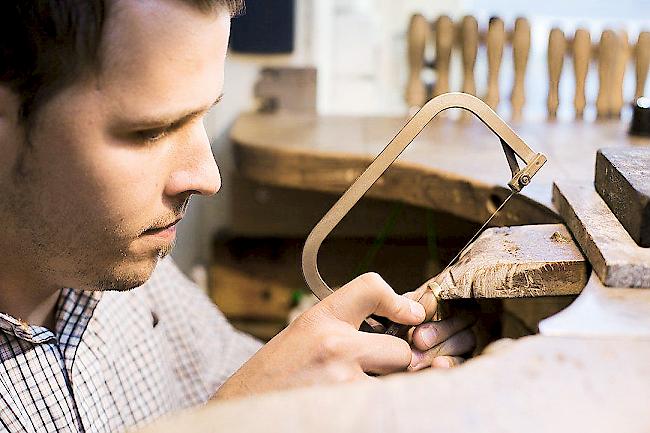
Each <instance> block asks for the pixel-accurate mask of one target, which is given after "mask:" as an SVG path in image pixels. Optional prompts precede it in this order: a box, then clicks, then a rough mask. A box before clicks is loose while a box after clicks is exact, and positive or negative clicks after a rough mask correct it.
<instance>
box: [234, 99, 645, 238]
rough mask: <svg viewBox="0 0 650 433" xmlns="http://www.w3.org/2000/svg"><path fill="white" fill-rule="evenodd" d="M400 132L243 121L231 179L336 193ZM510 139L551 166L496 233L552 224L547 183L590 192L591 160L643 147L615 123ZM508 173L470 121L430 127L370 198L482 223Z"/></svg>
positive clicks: (268, 119) (491, 142) (399, 121)
mask: <svg viewBox="0 0 650 433" xmlns="http://www.w3.org/2000/svg"><path fill="white" fill-rule="evenodd" d="M405 122H406V118H401V117H349V116H319V115H316V114H309V113H307V114H301V113H295V112H284V113H283V112H277V113H273V114H260V113H247V114H243V115H241V116H240V117H239V118H238V119H237V120H236V122H235V124H234V126H233V128H232V131H231V139H232V142H233V149H234V153H235V157H236V162H237V168H238V170H239V171H240V172H241V173H242V174H243V175H244V176H246V177H248V178H250V179H253V180H256V181H258V182H261V183H264V184H269V185H276V186H285V187H292V188H299V189H307V190H314V191H325V192H334V193H341V192H343V191H344V190H345V189H346V188H347V187H348V186H349V185H350V184H351V183H352V182H353V181H354V180H355V179H356V177H357V176H358V175H359V174H360V173H361V172H362V171H363V170H364V169H365V168H366V167H367V166H368V164H369V163H370V162H371V161H372V159H373V158H374V157H375V156H376V155H377V154H378V153H379V152H380V151H381V150H382V149H383V147H384V146H385V145H386V144H388V142H389V141H390V139H391V138H392V137H393V136H394V135H395V134H396V133H397V132H398V131H399V130H400V128H401V127H402V126H403V125H404V123H405ZM511 127H512V128H513V130H514V131H515V132H516V133H517V134H518V135H519V136H520V137H522V138H523V139H524V141H526V142H527V143H528V145H529V146H530V147H531V148H532V149H533V150H534V151H537V152H541V153H543V154H545V155H546V156H547V157H548V162H547V163H546V165H545V166H544V167H543V168H542V170H540V172H539V173H538V174H537V176H536V177H535V178H534V179H533V182H532V183H531V185H529V186H528V187H526V188H525V189H524V192H523V194H522V196H520V197H515V199H514V200H513V202H512V203H510V204H509V205H508V206H507V207H506V208H505V209H504V211H503V213H502V214H501V215H500V216H499V217H497V219H496V220H495V225H518V224H534V223H554V222H559V221H560V220H559V218H558V216H557V214H556V213H555V211H554V208H553V205H552V201H551V196H552V183H553V180H554V179H567V180H575V181H580V182H593V178H594V164H595V155H596V151H597V150H598V149H600V148H603V147H620V146H630V145H635V146H638V145H650V140H649V139H640V138H630V137H629V136H628V135H627V125H626V123H625V122H621V121H604V122H586V121H585V122H582V121H580V122H559V121H558V122H546V121H540V122H519V123H517V122H514V123H512V124H511ZM509 180H510V172H509V170H508V166H507V163H506V159H505V156H504V154H503V151H502V150H501V145H500V143H499V141H498V138H497V137H496V136H495V135H494V134H493V133H492V132H491V131H489V130H488V129H487V128H486V127H485V126H484V125H483V124H482V123H481V122H480V121H478V120H477V119H475V118H465V119H460V120H454V119H451V118H450V117H449V116H447V117H446V118H445V117H439V118H436V119H434V120H433V121H432V122H431V123H430V124H429V125H428V126H427V128H425V129H424V131H423V132H422V133H421V134H420V135H419V136H418V137H417V138H416V140H415V141H414V142H413V143H412V144H411V145H410V146H409V147H408V148H407V149H406V150H405V152H404V153H403V154H402V156H401V157H400V158H399V159H398V161H397V162H396V163H395V164H394V165H393V166H392V167H391V168H390V169H389V171H388V172H386V173H385V174H384V176H383V177H382V178H381V179H380V180H379V181H378V182H377V183H376V184H375V186H374V187H373V188H372V189H371V190H370V191H369V192H368V195H369V196H372V197H376V198H382V199H389V200H396V201H402V202H405V203H409V204H414V205H418V206H423V207H427V208H432V209H435V210H438V211H443V212H448V213H450V214H453V215H456V216H459V217H462V218H466V219H469V220H472V221H475V222H482V221H484V220H485V219H486V218H487V217H488V216H489V215H490V214H491V213H492V212H493V211H494V209H495V208H496V206H498V205H499V204H500V202H501V201H502V200H503V199H504V198H505V197H506V196H507V194H508V193H509V190H508V189H507V187H506V184H507V182H508V181H509Z"/></svg>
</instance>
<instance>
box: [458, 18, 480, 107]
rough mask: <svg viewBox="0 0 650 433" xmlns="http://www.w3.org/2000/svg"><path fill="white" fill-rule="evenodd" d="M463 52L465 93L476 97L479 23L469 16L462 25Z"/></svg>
mask: <svg viewBox="0 0 650 433" xmlns="http://www.w3.org/2000/svg"><path fill="white" fill-rule="evenodd" d="M460 34H461V40H462V45H461V50H462V53H463V92H465V93H469V94H470V95H476V80H475V78H474V65H475V64H476V54H477V53H478V22H477V21H476V18H474V17H473V16H471V15H467V16H465V17H464V18H463V21H462V23H461V30H460Z"/></svg>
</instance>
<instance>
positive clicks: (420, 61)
mask: <svg viewBox="0 0 650 433" xmlns="http://www.w3.org/2000/svg"><path fill="white" fill-rule="evenodd" d="M428 38H429V23H427V20H426V19H425V18H424V17H423V16H422V15H420V14H415V15H413V16H411V21H410V22H409V28H408V34H407V43H408V63H409V78H408V82H407V84H406V95H405V99H406V103H407V104H408V106H409V107H421V106H422V105H424V103H425V102H426V97H427V90H426V85H425V84H424V82H423V81H422V78H421V76H420V74H421V73H422V68H423V67H424V50H425V48H426V44H427V40H428Z"/></svg>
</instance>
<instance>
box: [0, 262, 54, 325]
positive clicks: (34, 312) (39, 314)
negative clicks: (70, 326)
mask: <svg viewBox="0 0 650 433" xmlns="http://www.w3.org/2000/svg"><path fill="white" fill-rule="evenodd" d="M5 261H6V260H0V269H2V270H3V273H2V274H0V288H1V289H0V311H1V312H3V313H6V314H9V315H11V316H13V317H15V318H18V319H21V320H24V321H25V322H27V323H28V324H30V325H37V326H43V327H46V328H48V329H51V330H53V329H54V310H55V307H56V301H57V299H58V297H59V292H60V290H59V289H56V288H53V287H51V286H49V285H47V284H46V283H45V284H44V283H43V282H38V281H34V280H33V279H31V278H29V277H25V275H34V273H36V272H34V271H33V272H32V273H31V274H30V273H28V272H25V273H14V274H11V275H10V274H8V273H5V272H4V271H5V270H7V269H11V270H14V271H17V270H18V269H17V268H16V267H10V266H11V265H9V264H8V263H4V262H5ZM14 266H15V265H14ZM21 274H22V275H21ZM21 277H22V278H21Z"/></svg>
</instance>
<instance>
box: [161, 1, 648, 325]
mask: <svg viewBox="0 0 650 433" xmlns="http://www.w3.org/2000/svg"><path fill="white" fill-rule="evenodd" d="M414 14H419V16H422V17H423V18H424V19H425V20H426V22H427V24H428V25H429V29H430V34H428V35H427V38H428V39H427V40H428V42H427V43H426V44H425V45H424V48H423V50H422V55H421V56H420V57H421V63H422V65H419V66H418V65H416V66H414V65H413V61H414V60H413V56H412V55H411V57H409V56H410V55H409V46H411V49H414V48H413V47H412V44H413V41H411V42H409V28H410V26H412V25H413V16H414ZM440 16H447V17H449V19H450V20H451V22H452V25H453V29H454V30H453V31H454V42H453V48H452V50H451V54H450V56H449V61H448V63H449V65H448V67H446V66H445V68H446V72H445V73H446V74H447V76H448V82H449V84H448V90H451V91H460V90H462V89H463V85H464V73H463V68H464V66H463V54H462V52H463V51H462V48H461V45H462V44H463V41H462V40H461V39H462V38H461V37H460V36H459V35H460V34H461V33H462V32H461V30H460V26H461V23H462V22H463V19H464V17H466V16H471V17H474V18H475V21H476V23H477V28H478V41H479V42H478V50H477V52H476V55H475V66H474V76H475V87H476V89H475V94H476V95H478V96H480V97H483V96H484V95H485V94H486V93H487V92H488V75H489V71H488V54H487V47H486V44H487V41H486V40H487V32H488V27H489V22H490V18H491V17H498V18H500V19H501V20H502V22H503V26H504V31H505V33H504V36H503V37H504V43H503V53H502V56H501V59H500V62H499V63H500V69H499V73H498V74H497V81H498V87H499V91H498V94H500V100H499V102H498V103H497V104H496V106H495V107H494V108H495V109H496V111H497V112H498V113H499V114H501V115H502V116H504V118H506V119H511V118H513V117H515V116H514V114H515V113H514V112H513V108H512V105H511V101H510V97H511V90H512V87H513V81H514V79H515V78H514V74H515V73H514V70H515V68H514V64H513V48H512V38H513V29H514V23H515V20H516V19H517V18H518V17H524V18H525V19H526V21H527V23H528V24H529V26H530V48H529V52H528V54H527V63H526V69H525V95H526V96H525V99H526V102H525V105H523V107H522V109H521V113H520V114H519V117H520V118H522V119H525V120H526V121H530V122H535V121H545V120H546V119H547V118H548V117H549V107H548V101H547V98H548V94H549V82H550V81H549V79H550V78H549V66H548V64H549V51H548V49H549V48H548V47H549V35H550V32H551V29H552V28H558V29H560V30H561V31H562V33H563V35H564V40H565V43H566V48H565V51H566V52H565V54H564V55H562V58H563V59H564V65H563V69H562V72H561V80H560V81H559V84H558V97H559V103H558V106H557V113H556V115H554V116H553V117H556V118H557V121H558V122H571V121H574V119H575V117H576V108H575V105H574V96H575V91H574V89H575V87H576V78H575V74H574V72H573V65H572V62H573V57H572V51H571V48H572V40H573V38H574V35H575V31H576V30H577V29H578V28H582V29H585V30H587V31H588V32H589V33H590V37H591V45H592V48H591V51H592V52H593V53H595V54H593V53H592V58H593V59H592V60H591V61H589V62H588V68H589V69H588V72H587V78H586V81H585V97H586V107H585V109H584V121H595V119H596V118H597V117H598V116H599V113H598V112H597V111H598V110H597V107H596V100H597V99H598V94H599V91H600V89H599V83H600V81H602V80H600V81H599V79H598V74H599V71H598V67H599V66H598V63H597V62H596V60H595V59H596V58H597V57H598V54H597V53H598V49H597V48H598V45H599V40H600V37H601V34H602V32H603V31H604V30H605V29H611V30H612V31H614V32H615V33H616V35H617V37H618V38H619V43H622V40H623V39H622V38H626V39H627V41H628V43H627V45H625V46H626V48H625V49H626V50H627V52H628V54H629V55H628V56H627V57H626V58H625V60H623V62H625V63H626V64H627V68H626V69H625V70H624V73H623V75H622V78H621V84H620V87H621V89H622V90H621V91H622V93H623V95H624V99H625V101H626V102H630V101H632V99H633V98H634V97H635V96H638V95H637V93H638V87H639V83H638V82H639V79H640V78H639V73H638V72H636V69H635V67H636V64H637V62H636V60H635V59H636V57H635V56H636V53H637V52H636V51H635V50H636V45H635V44H637V41H639V40H640V38H639V35H640V34H641V32H642V31H644V30H645V31H647V30H650V1H648V0H618V1H615V2H613V1H604V0H592V1H575V2H567V1H562V0H546V1H543V2H522V1H512V0H493V1H489V2H488V1H471V0H467V1H450V0H438V1H435V2H433V1H422V0H402V1H394V0H318V1H316V0H273V1H272V2H271V1H268V0H266V1H264V0H248V1H247V12H246V14H245V15H243V16H241V17H237V18H235V19H233V22H232V37H231V49H230V53H229V56H228V59H227V62H226V71H225V75H226V81H225V88H224V99H223V102H222V103H221V104H219V105H218V106H217V107H216V108H215V109H214V110H213V111H212V112H210V113H209V115H208V117H207V118H206V121H205V123H206V128H207V130H208V133H209V135H210V138H211V140H212V145H213V152H214V154H215V157H216V159H217V162H218V164H219V167H220V169H221V174H222V177H223V187H222V190H221V192H220V193H219V194H218V195H217V196H216V197H214V198H210V199H196V200H195V201H194V202H193V204H192V206H190V208H189V210H188V214H187V216H186V218H185V219H184V221H183V222H182V224H181V225H180V226H179V236H178V244H177V246H176V249H175V250H174V252H173V257H174V258H175V260H176V261H177V263H178V264H179V265H180V267H181V268H182V269H183V270H184V271H185V272H186V273H187V274H188V275H190V276H191V277H192V278H193V279H194V280H195V281H196V282H197V283H199V284H200V285H201V286H202V287H204V288H205V290H206V291H208V292H209V293H210V294H211V295H212V297H213V299H214V300H215V301H216V302H217V303H218V304H219V306H220V307H221V309H222V310H223V311H224V312H225V313H226V314H227V315H228V316H229V317H230V318H231V320H233V321H234V322H235V324H236V325H237V326H239V327H241V328H242V329H245V330H247V331H249V332H252V333H254V334H255V335H258V336H259V337H261V338H269V337H271V336H272V335H273V334H274V333H275V332H277V331H278V330H279V329H281V328H282V327H283V326H284V325H285V324H286V321H287V318H288V316H289V314H290V313H289V312H290V311H291V310H292V309H293V308H295V307H296V306H297V305H298V304H300V302H301V300H304V299H305V298H306V296H305V295H306V294H307V293H308V290H307V289H306V287H305V284H304V283H303V282H302V279H301V274H300V251H301V248H302V243H303V242H304V238H305V237H306V235H307V233H308V232H309V230H310V229H311V227H312V226H313V225H314V224H315V223H316V222H317V221H318V220H319V219H320V217H321V216H322V215H323V214H324V213H325V212H326V211H327V209H328V208H329V207H330V206H331V205H332V204H333V203H334V201H335V200H336V198H337V197H338V195H337V194H331V193H327V192H322V191H308V190H305V189H299V188H285V187H279V186H277V185H270V184H265V183H262V182H258V181H256V180H253V179H249V178H247V177H246V176H245V175H242V174H241V173H240V171H241V170H239V168H238V165H237V161H238V159H237V158H238V157H237V151H236V149H234V148H233V142H232V140H231V128H232V126H233V124H234V123H235V122H236V121H237V120H238V118H239V117H240V116H241V115H242V113H246V112H254V111H261V112H276V111H297V112H301V113H303V114H304V113H307V114H309V115H313V116H342V117H359V118H364V117H372V116H379V117H381V116H393V117H403V116H406V114H407V113H409V109H410V108H411V107H413V106H419V105H421V103H420V102H418V101H414V100H413V98H411V100H409V95H408V91H407V88H408V86H409V85H417V86H422V87H423V88H424V89H425V91H426V92H428V93H427V94H428V95H429V96H432V95H433V94H435V86H436V82H437V81H438V80H439V74H440V70H439V66H440V61H438V62H434V59H436V58H439V56H438V55H437V53H436V42H435V38H436V31H435V30H436V23H437V22H438V20H439V17H440ZM409 44H411V45H409ZM415 49H416V51H417V47H415ZM620 50H621V48H620V47H619V48H616V47H615V48H614V49H613V54H612V56H614V57H615V52H617V51H620ZM414 76H415V77H416V79H417V81H418V83H417V84H414V83H410V82H409V80H413V77H414ZM643 79H644V80H645V76H644V78H643ZM647 87H648V86H647V85H645V84H644V87H643V88H642V90H641V91H642V93H645V94H647V90H645V89H647ZM628 105H629V104H627V103H626V104H624V105H623V108H622V109H621V113H620V115H617V119H620V120H621V121H625V120H626V119H629V117H630V111H631V108H630V107H629V106H628ZM268 134H277V131H275V132H274V131H271V130H269V132H268ZM390 138H392V136H390V135H388V136H386V143H388V141H389V140H390ZM352 180H354V178H351V179H349V180H348V182H351V181H352ZM477 227H478V224H477V223H476V222H473V221H469V220H465V219H463V218H459V217H458V216H453V215H449V214H447V213H444V212H438V211H436V212H434V211H431V210H428V209H425V208H421V207H417V206H411V205H405V204H399V203H395V202H390V201H386V200H378V199H365V200H364V201H363V202H362V203H360V205H359V206H358V207H357V208H355V209H354V211H353V212H352V213H351V214H350V215H349V216H348V217H347V218H346V219H345V220H344V223H343V224H342V225H341V227H339V229H337V232H336V233H335V234H334V236H333V239H332V240H331V241H329V242H328V243H327V244H326V245H325V246H324V248H323V251H322V269H323V273H324V274H326V275H327V276H328V278H329V280H330V281H333V282H334V281H335V282H337V283H339V284H342V283H344V282H345V281H347V280H349V279H350V278H352V277H354V276H355V275H357V274H359V273H361V272H364V271H367V270H377V271H378V272H380V273H381V274H382V275H384V276H385V277H386V279H387V280H388V281H389V282H391V284H393V285H394V286H395V287H396V290H398V291H406V290H412V289H413V288H415V287H416V286H417V285H418V284H420V283H422V282H423V281H425V280H426V279H427V278H428V277H430V276H432V275H433V274H434V273H435V272H436V270H438V271H439V270H440V268H441V264H442V266H444V264H445V260H449V258H451V257H452V256H453V255H454V254H455V253H456V252H457V251H458V249H459V248H460V247H461V246H462V245H463V244H464V242H465V241H467V238H468V236H470V235H471V234H472V233H473V231H474V230H476V228H477ZM307 299H308V298H307ZM304 302H307V303H308V302H309V301H308V300H305V301H304ZM562 302H564V303H566V302H570V300H565V301H562ZM562 302H561V303H562ZM522 326H523V327H525V325H523V324H522ZM527 331H530V332H534V330H530V329H528V330H527Z"/></svg>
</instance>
